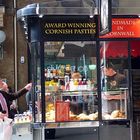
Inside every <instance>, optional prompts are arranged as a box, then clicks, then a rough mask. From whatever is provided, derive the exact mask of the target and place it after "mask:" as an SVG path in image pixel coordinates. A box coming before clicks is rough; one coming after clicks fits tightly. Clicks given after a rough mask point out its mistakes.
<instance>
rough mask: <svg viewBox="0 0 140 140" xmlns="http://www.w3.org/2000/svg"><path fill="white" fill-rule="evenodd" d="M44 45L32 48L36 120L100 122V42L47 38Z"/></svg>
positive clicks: (49, 122)
mask: <svg viewBox="0 0 140 140" xmlns="http://www.w3.org/2000/svg"><path fill="white" fill-rule="evenodd" d="M42 48H43V47H42V46H40V47H38V46H36V44H35V45H34V47H33V48H32V49H33V51H34V53H33V54H34V55H33V56H32V57H33V60H34V63H33V65H32V68H33V75H34V76H33V81H34V82H33V83H34V90H35V94H34V95H35V96H34V99H35V100H36V101H35V103H34V106H37V107H36V111H35V112H34V116H35V118H34V119H35V121H36V122H42V120H44V121H45V122H46V126H48V127H72V126H73V125H74V126H75V127H79V126H94V125H95V126H97V125H99V124H98V120H99V119H98V108H99V107H98V106H99V105H98V93H97V67H96V66H97V57H96V42H88V41H87V42H45V43H44V48H43V49H42ZM39 49H40V50H39ZM41 50H42V51H43V52H44V54H42V53H41V55H40V54H39V52H40V51H41ZM42 63H44V64H43V65H42ZM41 73H42V75H41ZM43 92H44V93H43ZM42 100H44V103H43V102H42ZM43 104H44V106H43ZM42 106H43V107H42ZM43 112H44V117H45V118H44V119H43ZM94 121H95V122H94ZM81 122H82V123H81Z"/></svg>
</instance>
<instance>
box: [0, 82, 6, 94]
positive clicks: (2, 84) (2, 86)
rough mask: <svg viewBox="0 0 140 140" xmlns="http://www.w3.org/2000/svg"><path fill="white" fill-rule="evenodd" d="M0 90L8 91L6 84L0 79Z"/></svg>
mask: <svg viewBox="0 0 140 140" xmlns="http://www.w3.org/2000/svg"><path fill="white" fill-rule="evenodd" d="M0 90H2V91H5V92H8V85H7V84H6V83H5V82H4V81H2V80H1V79H0Z"/></svg>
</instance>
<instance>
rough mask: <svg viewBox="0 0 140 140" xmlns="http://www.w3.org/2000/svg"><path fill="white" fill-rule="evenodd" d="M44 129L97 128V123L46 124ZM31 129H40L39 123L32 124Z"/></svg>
mask: <svg viewBox="0 0 140 140" xmlns="http://www.w3.org/2000/svg"><path fill="white" fill-rule="evenodd" d="M44 126H45V127H46V128H49V129H51V128H76V127H77V128H78V127H99V121H84V122H82V121H80V122H46V123H45V124H44ZM32 127H34V128H36V129H37V128H41V127H42V124H41V123H33V124H32Z"/></svg>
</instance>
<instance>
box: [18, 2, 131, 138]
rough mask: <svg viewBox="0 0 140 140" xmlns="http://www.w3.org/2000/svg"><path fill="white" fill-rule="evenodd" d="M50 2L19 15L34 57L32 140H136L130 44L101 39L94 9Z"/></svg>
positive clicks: (32, 59) (34, 6) (35, 5)
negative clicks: (134, 134)
mask: <svg viewBox="0 0 140 140" xmlns="http://www.w3.org/2000/svg"><path fill="white" fill-rule="evenodd" d="M50 3H51V2H50ZM50 3H35V4H31V5H27V6H26V7H24V8H22V9H20V10H18V12H17V18H18V20H19V22H20V23H21V25H22V26H23V29H24V32H25V35H26V39H27V42H28V44H29V49H30V53H31V61H30V62H31V63H30V66H31V76H32V82H33V89H32V122H31V128H32V131H33V139H34V140H44V139H52V138H53V139H60V140H61V139H69V140H71V139H73V140H77V139H80V140H86V139H88V140H93V139H95V140H105V139H107V140H112V139H114V140H118V139H119V140H126V139H127V140H130V139H132V114H131V98H130V97H131V82H130V81H131V76H130V75H131V74H130V68H131V66H130V64H131V63H130V48H129V45H128V44H129V42H128V41H127V40H121V39H120V40H119V39H118V40H117V39H116V40H114V39H112V40H111V39H110V40H108V38H109V37H106V36H105V37H104V36H102V37H99V33H98V29H99V27H98V15H97V13H96V12H97V9H96V8H95V7H94V6H93V5H91V6H87V7H82V5H81V4H80V3H76V1H75V2H74V1H73V2H70V3H68V1H67V3H64V2H63V1H62V2H60V1H59V2H57V1H56V2H54V3H51V4H53V6H52V5H51V4H50ZM49 4H50V5H51V6H50V5H49ZM66 4H68V5H69V4H71V5H70V7H68V6H67V5H66ZM78 4H80V5H78ZM60 5H61V6H60ZM117 23H118V22H117ZM123 25H124V24H123ZM119 27H120V26H119ZM120 30H121V31H122V30H123V29H121V27H120ZM122 32H123V31H122ZM129 34H130V35H132V33H127V35H129ZM108 36H109V35H108ZM117 44H119V45H117ZM116 47H117V50H116V49H114V48H116ZM114 51H115V52H114ZM113 53H114V54H113Z"/></svg>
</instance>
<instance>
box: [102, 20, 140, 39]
mask: <svg viewBox="0 0 140 140" xmlns="http://www.w3.org/2000/svg"><path fill="white" fill-rule="evenodd" d="M100 38H140V19H139V18H113V19H112V32H110V33H108V34H106V35H104V36H100Z"/></svg>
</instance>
